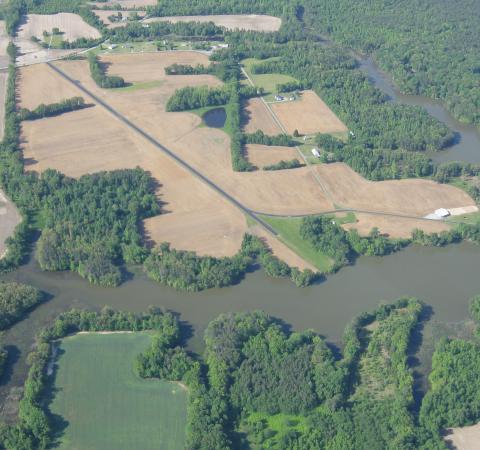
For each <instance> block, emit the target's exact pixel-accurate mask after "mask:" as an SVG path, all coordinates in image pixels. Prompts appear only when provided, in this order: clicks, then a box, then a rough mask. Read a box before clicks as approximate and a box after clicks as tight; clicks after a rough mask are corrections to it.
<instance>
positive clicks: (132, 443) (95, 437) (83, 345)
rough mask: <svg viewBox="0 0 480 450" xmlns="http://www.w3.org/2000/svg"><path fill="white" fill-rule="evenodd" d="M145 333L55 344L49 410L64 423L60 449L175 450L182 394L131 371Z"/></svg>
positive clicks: (181, 441) (179, 442)
mask: <svg viewBox="0 0 480 450" xmlns="http://www.w3.org/2000/svg"><path fill="white" fill-rule="evenodd" d="M150 340H151V336H150V335H149V334H148V333H115V334H96V333H93V334H79V335H75V336H72V337H67V338H65V339H63V340H62V341H61V344H60V347H59V355H58V358H57V366H58V367H57V370H56V374H55V381H54V386H53V394H52V395H53V400H52V402H51V403H50V410H51V412H52V413H53V414H54V415H56V416H60V417H61V418H62V419H63V421H65V424H66V426H65V428H64V429H63V431H61V432H60V434H61V436H60V438H59V440H60V444H59V446H58V447H57V448H59V449H61V450H67V449H68V450H72V449H83V450H86V449H88V450H131V449H139V450H158V449H162V450H177V449H179V450H180V449H183V448H184V446H185V426H186V404H187V392H186V391H185V390H184V388H182V387H181V386H180V385H177V384H175V383H169V382H166V381H161V380H144V379H141V378H139V377H138V376H137V375H136V374H135V373H134V370H133V367H134V361H135V357H136V355H138V354H139V353H140V352H142V351H144V350H145V349H146V348H147V347H148V345H149V343H150Z"/></svg>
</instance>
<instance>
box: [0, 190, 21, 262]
mask: <svg viewBox="0 0 480 450" xmlns="http://www.w3.org/2000/svg"><path fill="white" fill-rule="evenodd" d="M21 220H22V216H21V215H20V213H19V212H18V210H17V208H16V207H15V205H14V204H13V203H12V202H11V201H10V200H9V199H8V198H7V197H6V196H5V194H4V193H3V192H2V190H0V259H1V258H3V257H4V256H5V252H6V250H7V246H6V245H5V240H6V239H7V238H9V237H10V236H11V235H12V234H13V232H14V230H15V227H16V226H17V225H18V224H19V223H20V222H21Z"/></svg>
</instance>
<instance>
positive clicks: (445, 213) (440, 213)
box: [435, 208, 450, 217]
mask: <svg viewBox="0 0 480 450" xmlns="http://www.w3.org/2000/svg"><path fill="white" fill-rule="evenodd" d="M435 215H436V216H439V217H448V216H449V215H450V211H449V210H448V209H445V208H438V209H436V210H435Z"/></svg>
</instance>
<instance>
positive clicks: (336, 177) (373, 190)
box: [315, 163, 475, 217]
mask: <svg viewBox="0 0 480 450" xmlns="http://www.w3.org/2000/svg"><path fill="white" fill-rule="evenodd" d="M315 170H317V173H318V174H319V176H320V179H321V180H322V183H323V184H324V186H325V188H326V189H327V191H328V192H329V193H330V196H331V198H332V201H333V202H334V203H335V204H337V205H339V206H342V207H347V208H354V209H361V210H366V211H381V212H390V213H398V214H405V215H413V216H419V217H423V216H425V215H426V214H428V213H430V212H432V211H435V209H438V208H447V209H450V208H457V207H464V206H470V205H475V202H474V201H473V199H472V198H471V197H470V196H468V195H467V194H466V193H465V192H464V191H462V190H461V189H458V188H456V187H454V186H450V185H447V184H438V183H435V182H433V181H429V180H420V179H408V180H391V181H368V180H366V179H365V178H363V177H362V176H361V175H359V174H358V173H356V172H355V171H353V170H352V169H351V168H350V167H349V166H347V165H346V164H343V163H334V164H318V165H316V166H315Z"/></svg>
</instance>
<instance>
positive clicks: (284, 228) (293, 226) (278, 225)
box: [260, 215, 332, 272]
mask: <svg viewBox="0 0 480 450" xmlns="http://www.w3.org/2000/svg"><path fill="white" fill-rule="evenodd" d="M260 217H261V218H262V219H263V220H264V221H265V222H267V223H268V224H269V225H270V226H272V227H273V228H274V229H275V230H276V231H277V232H278V233H279V234H280V239H281V240H282V241H283V242H284V243H285V244H286V245H287V246H288V247H290V248H291V249H292V250H293V251H294V252H295V253H297V254H298V255H299V256H301V257H302V258H303V259H305V260H306V261H308V262H309V263H310V264H313V265H314V266H315V267H316V268H317V269H318V270H320V271H321V272H329V271H330V269H331V268H332V260H331V259H330V258H329V257H328V256H327V255H325V254H324V253H321V252H318V251H317V250H315V249H314V248H313V247H312V246H311V244H310V243H309V242H307V241H305V240H303V239H302V238H301V237H300V224H301V222H302V218H301V217H270V216H263V215H262V216H260Z"/></svg>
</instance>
